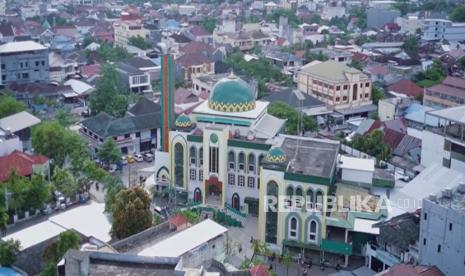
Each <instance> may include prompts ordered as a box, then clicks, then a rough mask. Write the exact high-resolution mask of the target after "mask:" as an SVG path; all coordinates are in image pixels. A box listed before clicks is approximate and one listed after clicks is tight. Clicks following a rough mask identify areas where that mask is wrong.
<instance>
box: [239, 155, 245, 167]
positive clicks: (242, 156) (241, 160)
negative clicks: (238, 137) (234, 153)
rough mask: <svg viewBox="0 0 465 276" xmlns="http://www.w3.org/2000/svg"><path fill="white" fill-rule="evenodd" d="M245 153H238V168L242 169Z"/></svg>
mask: <svg viewBox="0 0 465 276" xmlns="http://www.w3.org/2000/svg"><path fill="white" fill-rule="evenodd" d="M244 163H245V154H244V153H243V152H241V153H239V170H240V171H243V170H244V167H245V164H244Z"/></svg>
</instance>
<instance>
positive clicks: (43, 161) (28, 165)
mask: <svg viewBox="0 0 465 276" xmlns="http://www.w3.org/2000/svg"><path fill="white" fill-rule="evenodd" d="M13 171H14V172H15V173H16V174H17V175H19V176H24V177H30V176H32V175H33V174H34V173H38V174H42V175H44V176H47V175H49V173H50V172H49V159H48V158H47V157H45V156H43V155H30V154H27V153H24V152H20V151H14V152H12V153H10V154H8V155H5V156H1V157H0V182H5V181H6V180H8V178H9V177H10V175H11V173H12V172H13Z"/></svg>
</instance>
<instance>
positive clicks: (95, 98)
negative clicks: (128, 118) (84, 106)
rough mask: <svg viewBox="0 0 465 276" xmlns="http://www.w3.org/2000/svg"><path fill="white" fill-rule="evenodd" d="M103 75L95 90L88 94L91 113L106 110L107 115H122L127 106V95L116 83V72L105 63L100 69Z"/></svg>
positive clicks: (94, 113)
mask: <svg viewBox="0 0 465 276" xmlns="http://www.w3.org/2000/svg"><path fill="white" fill-rule="evenodd" d="M102 73H103V76H102V77H101V78H100V79H99V82H98V83H97V87H96V90H95V91H94V92H93V93H92V94H91V96H90V110H91V112H92V115H96V114H98V113H100V112H106V113H107V114H109V115H112V116H116V117H122V116H124V114H125V112H126V108H127V106H128V100H127V97H126V96H125V95H124V92H123V90H122V89H121V86H120V84H119V83H118V72H116V69H115V68H114V67H113V66H111V65H109V64H106V65H104V66H103V69H102Z"/></svg>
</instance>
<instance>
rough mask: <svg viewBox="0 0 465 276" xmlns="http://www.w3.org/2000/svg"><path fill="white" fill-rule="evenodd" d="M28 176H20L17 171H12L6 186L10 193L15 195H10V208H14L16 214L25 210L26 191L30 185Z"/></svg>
mask: <svg viewBox="0 0 465 276" xmlns="http://www.w3.org/2000/svg"><path fill="white" fill-rule="evenodd" d="M29 184H30V183H29V181H28V179H27V178H25V177H22V176H19V175H18V174H17V173H16V171H12V172H11V174H10V176H9V177H8V180H7V181H6V183H5V186H6V188H7V190H8V192H9V193H11V194H13V195H14V196H10V197H8V209H9V210H13V211H14V212H15V213H16V214H17V213H18V212H19V211H24V210H25V204H26V191H27V189H28V187H29Z"/></svg>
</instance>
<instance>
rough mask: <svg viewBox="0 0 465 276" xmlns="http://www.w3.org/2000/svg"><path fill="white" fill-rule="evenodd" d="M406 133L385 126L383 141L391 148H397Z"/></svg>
mask: <svg viewBox="0 0 465 276" xmlns="http://www.w3.org/2000/svg"><path fill="white" fill-rule="evenodd" d="M405 135H406V134H403V133H400V132H397V131H395V130H392V129H389V128H386V129H384V143H386V144H387V145H388V146H389V147H390V148H391V149H392V150H394V149H395V148H397V146H398V145H399V144H400V142H401V141H402V139H404V136H405Z"/></svg>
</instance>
